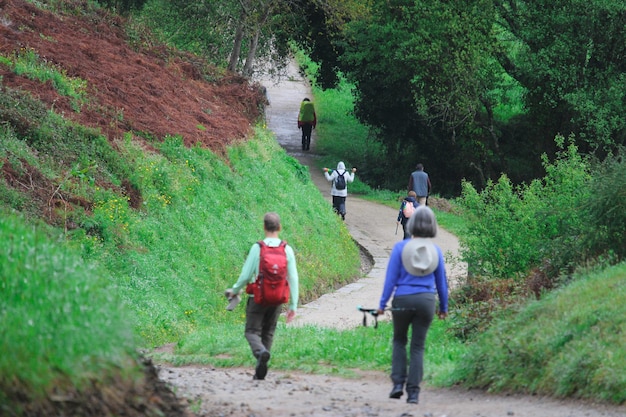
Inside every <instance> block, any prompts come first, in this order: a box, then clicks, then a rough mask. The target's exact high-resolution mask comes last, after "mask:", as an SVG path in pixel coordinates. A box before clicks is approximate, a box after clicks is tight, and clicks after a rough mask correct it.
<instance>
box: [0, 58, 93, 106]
mask: <svg viewBox="0 0 626 417" xmlns="http://www.w3.org/2000/svg"><path fill="white" fill-rule="evenodd" d="M0 63H2V64H5V65H7V66H9V67H10V68H11V69H12V70H13V71H14V72H15V73H16V74H17V75H24V76H26V77H28V78H30V79H33V80H38V81H41V82H42V83H45V82H47V81H50V82H51V83H52V85H53V86H54V88H55V90H57V92H58V93H59V94H60V95H62V96H67V97H69V98H71V103H72V108H73V109H74V111H77V112H78V111H80V108H81V106H82V105H83V104H85V103H86V102H87V93H86V89H87V82H86V81H84V80H81V79H80V78H75V77H68V76H67V74H66V73H65V70H63V69H59V68H57V67H56V66H54V65H52V64H50V63H48V62H46V61H45V60H44V59H42V58H41V57H40V56H39V55H38V54H37V52H36V51H35V50H33V49H22V50H20V51H19V52H14V53H13V54H11V55H4V56H0Z"/></svg>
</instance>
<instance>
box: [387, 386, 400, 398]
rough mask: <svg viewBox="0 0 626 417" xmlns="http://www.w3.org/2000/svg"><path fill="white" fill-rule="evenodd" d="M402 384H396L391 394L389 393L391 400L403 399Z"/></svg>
mask: <svg viewBox="0 0 626 417" xmlns="http://www.w3.org/2000/svg"><path fill="white" fill-rule="evenodd" d="M402 389H403V386H402V384H394V385H393V388H392V389H391V392H390V393H389V398H400V397H402Z"/></svg>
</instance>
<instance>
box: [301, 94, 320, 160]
mask: <svg viewBox="0 0 626 417" xmlns="http://www.w3.org/2000/svg"><path fill="white" fill-rule="evenodd" d="M316 125H317V115H316V114H315V106H314V105H313V102H312V101H311V100H309V99H308V98H307V97H305V98H304V100H302V103H300V112H299V113H298V129H302V150H303V151H308V150H309V148H310V147H311V132H312V131H313V129H315V126H316Z"/></svg>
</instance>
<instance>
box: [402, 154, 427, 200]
mask: <svg viewBox="0 0 626 417" xmlns="http://www.w3.org/2000/svg"><path fill="white" fill-rule="evenodd" d="M430 188H431V185H430V177H429V176H428V174H427V173H425V172H424V165H422V164H417V165H416V166H415V171H413V172H412V173H411V176H410V177H409V186H408V187H407V191H415V194H416V195H417V202H418V203H419V204H420V205H422V206H425V205H426V200H427V198H428V196H429V195H430Z"/></svg>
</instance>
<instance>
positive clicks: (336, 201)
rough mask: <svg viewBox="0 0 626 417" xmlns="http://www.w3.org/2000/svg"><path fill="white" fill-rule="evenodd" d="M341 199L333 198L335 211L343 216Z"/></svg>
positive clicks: (335, 196)
mask: <svg viewBox="0 0 626 417" xmlns="http://www.w3.org/2000/svg"><path fill="white" fill-rule="evenodd" d="M341 198H342V197H339V196H337V195H334V196H333V211H334V212H335V213H337V214H341V212H340V210H341Z"/></svg>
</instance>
